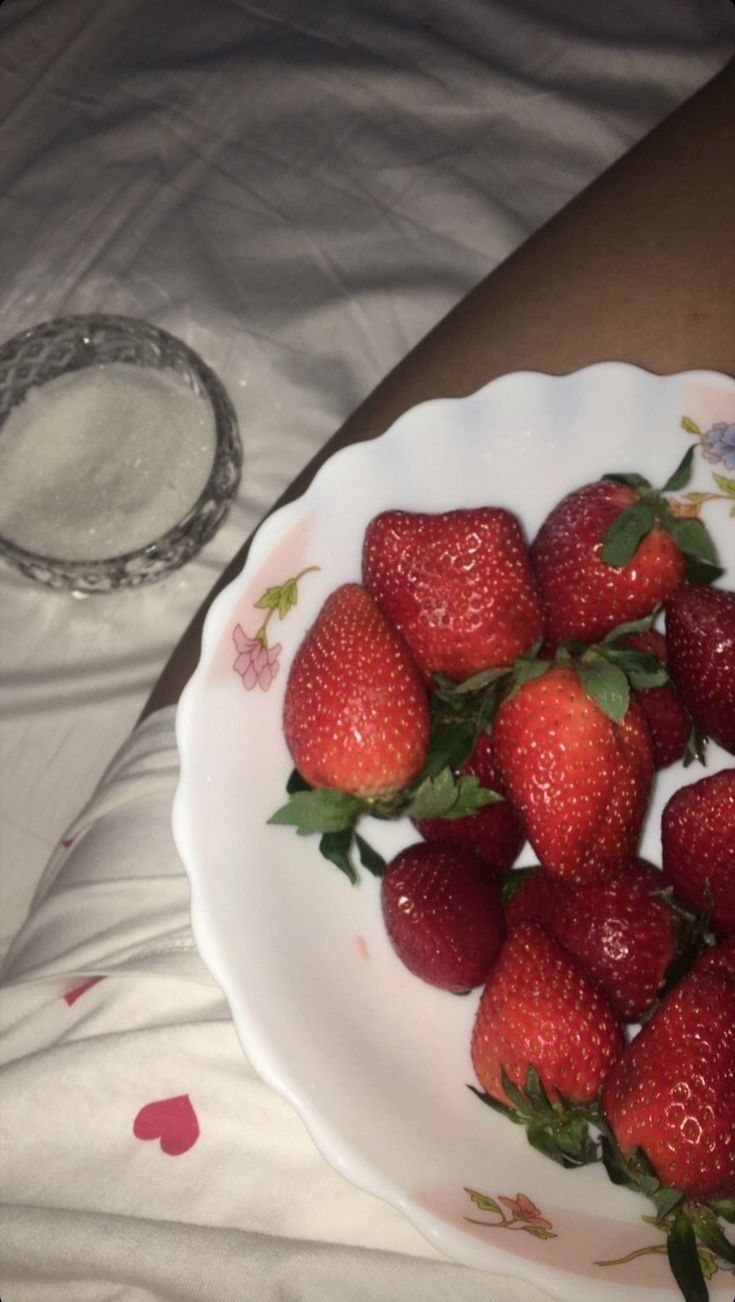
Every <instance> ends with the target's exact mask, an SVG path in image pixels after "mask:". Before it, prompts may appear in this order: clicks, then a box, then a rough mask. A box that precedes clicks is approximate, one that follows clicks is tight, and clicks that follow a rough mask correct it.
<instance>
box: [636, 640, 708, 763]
mask: <svg viewBox="0 0 735 1302" xmlns="http://www.w3.org/2000/svg"><path fill="white" fill-rule="evenodd" d="M622 644H623V646H630V647H632V648H633V649H634V650H636V651H643V652H644V654H647V655H652V656H655V658H656V660H658V662H659V663H660V664H661V665H664V666H665V665H666V664H667V663H668V652H667V649H666V638H665V637H664V636H663V634H662V633H659V632H657V630H656V629H653V628H652V629H648V630H647V632H645V633H631V634H629V635H628V636H627V637H625V638H624V639H623V640H622ZM637 699H638V702H639V704H640V706H641V709H642V710H643V713H644V714H645V716H646V723H647V724H648V727H649V729H650V732H651V741H652V742H653V766H654V768H655V769H665V768H668V767H669V765H670V764H675V763H676V762H677V760H680V759H681V758H682V757H683V755H684V753H685V751H686V749H687V743H688V741H689V739H690V736H691V733H692V721H691V719H690V718H689V715H688V714H687V712H686V710H685V709H684V706H683V704H682V702H681V700H680V698H679V696H678V694H677V692H676V690H675V688H674V687H673V686H672V684H671V683H662V684H661V685H660V686H657V687H649V688H646V689H645V690H643V691H639V692H638V693H637Z"/></svg>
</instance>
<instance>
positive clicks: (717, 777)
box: [661, 769, 735, 1016]
mask: <svg viewBox="0 0 735 1302" xmlns="http://www.w3.org/2000/svg"><path fill="white" fill-rule="evenodd" d="M661 848H662V855H663V859H662V863H663V870H664V877H665V878H666V881H668V882H670V883H671V885H672V886H673V888H674V892H675V894H676V895H677V896H678V898H679V899H680V900H682V901H683V903H684V904H688V905H690V906H691V907H692V908H694V909H697V910H702V909H705V908H706V907H707V900H708V886H709V890H710V891H711V892H712V900H713V907H712V916H711V918H710V926H711V927H712V930H713V931H716V932H719V933H721V934H722V935H727V934H730V933H733V934H735V769H724V770H723V771H722V772H721V773H714V774H713V775H712V776H711V777H707V778H701V779H700V781H699V782H692V783H691V784H690V785H689V786H687V787H680V788H679V790H678V791H676V792H675V793H674V795H673V796H672V797H671V799H670V800H669V802H668V804H667V805H666V807H665V809H664V812H663V815H662V818H661ZM733 1015H734V1016H735V1012H734V1014H733Z"/></svg>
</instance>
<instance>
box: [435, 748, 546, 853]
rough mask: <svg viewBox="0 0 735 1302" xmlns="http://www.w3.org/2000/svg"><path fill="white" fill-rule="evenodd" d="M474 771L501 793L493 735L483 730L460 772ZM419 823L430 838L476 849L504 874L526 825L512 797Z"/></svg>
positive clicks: (519, 844) (518, 849)
mask: <svg viewBox="0 0 735 1302" xmlns="http://www.w3.org/2000/svg"><path fill="white" fill-rule="evenodd" d="M466 774H474V776H475V777H476V778H477V779H478V781H479V782H480V785H481V786H482V787H484V788H486V789H488V790H490V791H498V792H499V793H500V794H501V795H504V794H505V793H504V792H503V790H502V780H501V778H500V773H499V772H498V766H497V763H496V761H495V757H494V754H493V743H492V739H491V738H490V736H489V735H488V734H487V733H486V732H484V733H481V734H480V736H479V737H478V738H477V741H476V743H475V748H474V750H473V752H472V754H471V755H470V757H469V759H468V760H466V761H465V763H464V764H462V765H461V766H460V768H459V769H458V770H457V775H458V776H462V775H466ZM415 826H416V828H417V829H418V831H419V832H420V833H421V835H422V836H423V837H424V838H425V840H427V841H449V842H451V843H452V844H453V845H459V846H465V847H466V848H468V849H470V850H476V851H477V853H478V854H481V855H482V857H483V858H484V859H485V861H486V862H487V863H488V864H489V865H491V866H492V868H493V870H494V871H495V872H496V873H498V874H500V873H502V872H504V871H505V869H506V868H509V867H510V865H511V864H512V863H513V861H514V860H515V859H516V858H517V856H518V854H519V853H520V849H521V846H522V845H523V842H524V840H525V833H524V831H523V827H522V825H521V822H520V820H519V818H518V815H517V814H516V812H515V809H514V808H513V806H512V804H511V803H510V801H509V800H502V801H500V802H499V803H497V804H492V805H485V806H483V808H482V809H478V810H477V812H476V813H474V814H467V815H466V816H465V817H464V818H423V819H416V820H415Z"/></svg>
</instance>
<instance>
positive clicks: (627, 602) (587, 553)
mask: <svg viewBox="0 0 735 1302" xmlns="http://www.w3.org/2000/svg"><path fill="white" fill-rule="evenodd" d="M639 504H641V494H640V490H639V489H638V488H634V487H631V486H630V485H629V484H621V483H615V482H608V481H606V480H601V481H600V482H599V483H596V484H587V485H585V486H584V487H583V488H578V489H576V491H575V492H573V493H570V494H569V495H568V496H567V497H565V498H563V500H562V501H561V502H559V503H558V505H557V506H555V507H554V509H553V511H552V512H551V513H550V515H548V516H547V518H546V520H545V521H544V523H543V524H542V525H541V528H540V529H539V532H538V534H537V536H536V539H535V541H534V542H533V544H532V546H531V561H532V564H533V567H534V571H535V574H536V578H537V582H538V589H539V594H540V597H541V604H542V607H543V611H544V618H545V621H546V637H547V639H548V642H549V644H550V645H551V646H556V644H557V643H559V642H561V641H564V639H566V638H582V639H583V640H584V641H586V642H596V641H599V639H601V638H603V637H604V636H605V634H606V633H609V632H610V631H611V630H612V629H613V628H616V627H617V625H619V624H623V623H625V622H627V621H628V620H634V619H641V618H643V617H644V616H645V615H648V614H650V612H651V611H652V610H653V609H654V608H655V607H656V606H657V605H658V604H659V602H662V601H665V600H666V598H667V597H668V596H670V594H671V593H672V592H673V591H674V590H675V589H676V588H677V587H678V586H679V584H680V583H681V582H682V581H683V579H684V574H685V564H684V557H683V555H682V552H681V550H680V548H679V547H678V546H677V544H676V543H675V542H674V539H673V538H672V536H671V534H670V533H669V531H668V530H667V529H663V528H662V527H661V526H660V524H658V523H657V522H652V528H651V529H650V532H649V533H647V534H646V536H645V537H644V538H643V539H642V541H641V542H639V543H638V545H637V547H636V548H635V551H634V553H633V555H632V557H631V559H629V560H628V562H627V563H626V564H624V565H621V566H619V567H616V566H614V565H612V564H608V563H607V562H606V561H604V560H603V559H602V549H603V544H604V542H605V538H606V536H607V533H608V530H609V529H610V526H611V525H612V524H613V522H614V521H616V520H617V519H618V518H619V517H620V516H622V514H623V512H624V511H627V510H629V509H630V508H631V507H634V506H637V505H639Z"/></svg>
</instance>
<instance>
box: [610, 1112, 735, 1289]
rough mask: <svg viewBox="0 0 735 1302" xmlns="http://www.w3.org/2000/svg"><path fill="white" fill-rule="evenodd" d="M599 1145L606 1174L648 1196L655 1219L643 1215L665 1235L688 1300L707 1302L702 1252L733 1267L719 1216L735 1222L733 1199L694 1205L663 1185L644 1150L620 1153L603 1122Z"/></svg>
mask: <svg viewBox="0 0 735 1302" xmlns="http://www.w3.org/2000/svg"><path fill="white" fill-rule="evenodd" d="M600 1129H601V1134H600V1145H601V1152H602V1161H603V1164H604V1166H605V1170H606V1171H607V1174H608V1176H609V1178H610V1179H611V1180H612V1182H613V1184H618V1185H623V1186H625V1187H626V1188H628V1189H633V1190H635V1192H636V1193H640V1194H642V1195H643V1196H644V1197H645V1198H649V1199H650V1201H651V1202H652V1203H653V1205H654V1207H655V1209H656V1215H655V1217H651V1218H649V1217H645V1218H644V1219H646V1220H649V1219H650V1220H651V1222H652V1223H653V1224H654V1225H656V1226H657V1227H658V1228H659V1229H660V1230H663V1231H664V1233H665V1234H666V1252H667V1256H668V1259H669V1266H670V1267H671V1273H672V1274H673V1276H674V1279H675V1280H676V1282H677V1284H678V1286H679V1289H680V1291H681V1293H682V1296H683V1297H684V1298H685V1299H686V1302H707V1299H708V1296H709V1294H708V1290H707V1284H706V1282H705V1277H704V1271H703V1261H702V1251H701V1248H702V1247H704V1248H705V1249H707V1250H708V1251H709V1252H710V1253H712V1254H713V1255H714V1257H715V1258H719V1259H720V1260H722V1261H724V1262H727V1263H728V1264H729V1265H735V1244H734V1243H732V1242H731V1240H730V1239H729V1238H728V1237H727V1236H726V1234H725V1232H724V1230H723V1229H722V1226H721V1225H720V1222H719V1218H720V1217H721V1218H722V1219H723V1220H725V1221H728V1222H731V1223H732V1222H735V1198H724V1199H718V1200H717V1201H710V1202H695V1201H693V1200H691V1199H689V1198H687V1196H686V1194H684V1193H682V1192H681V1190H679V1189H672V1188H669V1187H668V1186H666V1185H663V1184H662V1183H661V1181H660V1180H659V1178H658V1176H657V1175H656V1172H655V1170H654V1168H653V1166H652V1165H651V1162H650V1161H649V1159H648V1157H647V1156H646V1153H645V1152H644V1150H643V1149H642V1148H634V1149H632V1150H631V1151H630V1152H629V1153H628V1154H627V1155H623V1154H622V1153H621V1151H620V1149H619V1147H618V1145H617V1143H616V1141H615V1139H614V1136H613V1134H612V1131H611V1130H610V1129H609V1127H608V1126H607V1125H606V1124H605V1123H604V1122H603V1123H602V1125H601V1128H600Z"/></svg>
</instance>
